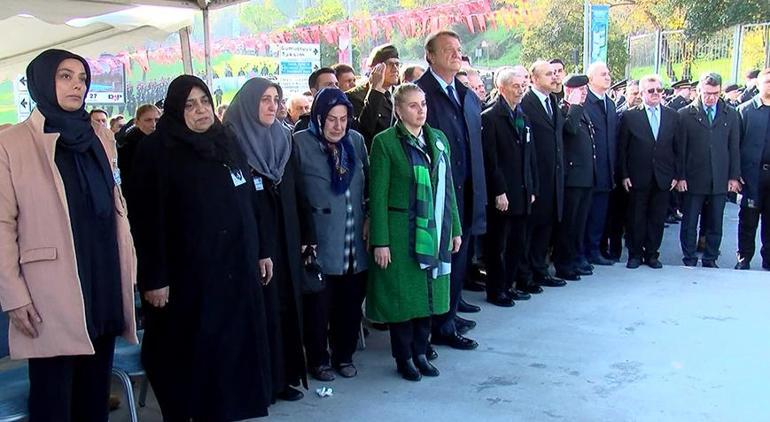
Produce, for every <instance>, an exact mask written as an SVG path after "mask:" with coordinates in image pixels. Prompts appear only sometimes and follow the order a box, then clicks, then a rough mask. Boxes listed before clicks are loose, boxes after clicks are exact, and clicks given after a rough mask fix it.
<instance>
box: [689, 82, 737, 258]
mask: <svg viewBox="0 0 770 422" xmlns="http://www.w3.org/2000/svg"><path fill="white" fill-rule="evenodd" d="M721 93H722V77H721V76H719V75H718V74H716V73H707V74H705V75H703V76H702V77H701V78H700V82H699V84H698V98H697V99H696V100H695V101H694V102H693V103H692V104H690V105H689V106H687V107H685V108H683V109H681V110H679V116H680V140H679V143H680V147H679V148H677V150H678V151H679V152H681V154H680V155H679V156H678V157H677V158H678V159H679V163H680V164H679V165H680V167H679V168H680V169H681V179H680V180H679V182H678V183H677V190H678V191H680V192H684V202H683V203H682V208H683V213H684V217H683V219H682V226H681V229H680V232H679V240H680V243H681V245H682V254H683V255H684V257H683V259H682V261H683V262H684V264H685V265H687V266H695V265H697V264H698V257H697V256H696V243H697V238H698V235H697V228H698V218H699V217H700V216H701V212H702V209H703V208H704V204H705V206H707V207H709V210H708V211H709V218H707V219H705V220H706V221H705V222H703V229H704V230H705V233H706V245H705V246H706V248H705V251H704V252H703V257H702V258H701V260H702V262H703V266H704V267H712V268H715V267H716V266H717V264H716V260H717V258H718V257H719V245H720V244H721V242H722V218H723V214H724V209H725V201H726V199H727V193H728V192H739V191H740V190H741V184H740V182H739V181H738V180H739V179H740V176H741V166H740V151H739V150H738V148H739V147H740V121H739V116H738V112H737V111H735V109H734V108H732V107H730V106H728V105H727V104H726V103H725V102H724V101H723V100H721V99H720V98H719V95H720V94H721Z"/></svg>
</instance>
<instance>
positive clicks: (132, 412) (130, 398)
mask: <svg viewBox="0 0 770 422" xmlns="http://www.w3.org/2000/svg"><path fill="white" fill-rule="evenodd" d="M112 374H113V375H115V376H116V377H118V379H119V380H120V383H121V384H122V385H123V390H124V391H125V393H126V401H127V402H128V414H129V416H130V417H131V422H139V416H138V415H137V412H136V402H135V401H134V387H133V386H132V385H131V377H129V376H128V374H127V373H125V372H123V371H121V370H119V369H115V368H113V369H112Z"/></svg>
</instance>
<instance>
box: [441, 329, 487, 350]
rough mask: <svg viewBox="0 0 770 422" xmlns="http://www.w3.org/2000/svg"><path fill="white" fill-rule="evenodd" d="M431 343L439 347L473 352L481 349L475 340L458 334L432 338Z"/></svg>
mask: <svg viewBox="0 0 770 422" xmlns="http://www.w3.org/2000/svg"><path fill="white" fill-rule="evenodd" d="M430 342H431V343H432V344H435V345H438V346H449V347H451V348H453V349H457V350H473V349H475V348H477V347H479V344H478V343H476V341H475V340H471V339H469V338H468V337H463V336H462V335H460V334H457V333H455V334H454V335H450V336H432V337H431V340H430Z"/></svg>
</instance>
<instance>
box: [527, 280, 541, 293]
mask: <svg viewBox="0 0 770 422" xmlns="http://www.w3.org/2000/svg"><path fill="white" fill-rule="evenodd" d="M524 291H525V292H527V293H529V294H533V295H539V294H540V293H543V288H542V287H540V286H538V285H537V284H536V283H529V284H528V285H527V287H525V288H524Z"/></svg>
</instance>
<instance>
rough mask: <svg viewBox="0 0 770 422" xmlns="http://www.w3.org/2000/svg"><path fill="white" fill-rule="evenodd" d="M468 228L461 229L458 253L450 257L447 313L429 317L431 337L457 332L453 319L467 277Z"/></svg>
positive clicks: (468, 256) (468, 258)
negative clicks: (450, 267)
mask: <svg viewBox="0 0 770 422" xmlns="http://www.w3.org/2000/svg"><path fill="white" fill-rule="evenodd" d="M469 231H470V228H469V227H463V235H462V245H461V246H460V251H459V252H457V253H456V254H454V255H452V272H451V273H450V274H449V312H447V313H445V314H441V315H433V317H431V320H432V321H431V326H432V331H433V335H438V336H442V335H443V336H453V335H455V333H456V332H457V326H456V325H455V317H456V316H457V305H459V304H460V298H461V297H462V291H463V283H465V278H466V277H467V276H468V267H469V266H470V263H471V255H470V253H469V252H470V249H472V248H471V247H470V246H471V242H470V241H471V239H473V238H472V237H471V236H470V235H469V234H467V233H468V232H469Z"/></svg>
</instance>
